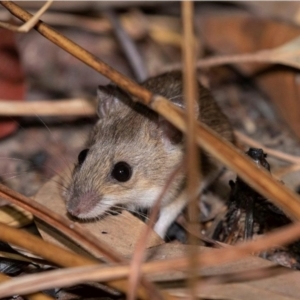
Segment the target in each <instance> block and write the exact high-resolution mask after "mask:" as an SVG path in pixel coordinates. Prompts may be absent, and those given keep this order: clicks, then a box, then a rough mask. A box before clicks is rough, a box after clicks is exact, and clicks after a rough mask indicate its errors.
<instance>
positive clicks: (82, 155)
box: [78, 149, 89, 165]
mask: <svg viewBox="0 0 300 300" xmlns="http://www.w3.org/2000/svg"><path fill="white" fill-rule="evenodd" d="M88 152H89V149H84V150H82V151H81V152H80V153H79V154H78V164H79V165H82V164H83V162H84V160H85V158H86V156H87V154H88Z"/></svg>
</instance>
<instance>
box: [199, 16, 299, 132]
mask: <svg viewBox="0 0 300 300" xmlns="http://www.w3.org/2000/svg"><path fill="white" fill-rule="evenodd" d="M197 23H198V26H199V29H200V31H201V35H202V37H203V39H204V42H205V43H206V45H207V46H208V47H209V48H210V49H212V50H213V51H215V52H216V53H219V54H241V53H252V52H256V51H259V50H266V49H273V48H275V47H278V48H277V49H275V51H274V54H273V55H274V61H275V60H277V61H278V60H279V61H281V62H282V63H284V64H287V65H289V66H293V67H299V65H300V64H299V59H298V55H297V53H296V52H295V51H294V50H295V48H296V47H298V44H299V40H298V36H299V35H300V29H299V27H297V26H295V25H292V24H289V23H284V22H279V21H274V20H268V19H261V18H256V17H249V16H245V15H237V14H235V15H234V16H228V15H226V16H213V15H211V16H207V17H203V18H199V19H198V20H197ZM220 28H222V30H220ZM224 32H226V34H224ZM285 43H287V44H285ZM290 51H294V53H296V55H292V56H291V55H289V54H290ZM272 60H273V59H272ZM238 68H239V69H240V70H241V71H242V72H243V73H244V74H246V75H249V76H253V75H256V77H255V78H256V79H257V82H258V84H259V86H260V87H261V88H262V89H263V90H264V91H265V92H266V94H267V95H268V96H269V97H270V99H271V100H272V101H273V102H274V104H275V106H276V108H277V111H278V112H279V113H280V114H281V115H282V116H283V117H284V119H285V120H286V122H287V123H288V124H289V125H290V127H291V128H292V129H293V131H294V132H295V133H296V134H297V135H298V136H300V121H299V120H300V102H299V99H298V98H299V95H300V86H299V78H298V76H299V75H298V73H299V72H298V70H295V69H292V68H289V67H285V66H279V65H276V66H270V65H269V64H254V63H249V64H240V65H238Z"/></svg>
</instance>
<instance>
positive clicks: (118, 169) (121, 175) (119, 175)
mask: <svg viewBox="0 0 300 300" xmlns="http://www.w3.org/2000/svg"><path fill="white" fill-rule="evenodd" d="M131 175H132V169H131V167H130V166H129V164H128V163H126V162H125V161H120V162H118V163H116V164H115V165H114V168H113V170H112V172H111V176H112V177H113V178H115V179H116V180H118V181H120V182H125V181H128V180H129V179H130V177H131Z"/></svg>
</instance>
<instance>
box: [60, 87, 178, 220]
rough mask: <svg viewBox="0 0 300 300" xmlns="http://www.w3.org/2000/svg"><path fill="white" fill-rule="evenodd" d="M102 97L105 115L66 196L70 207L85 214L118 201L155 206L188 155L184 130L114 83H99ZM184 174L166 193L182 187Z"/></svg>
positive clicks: (90, 215) (81, 155)
mask: <svg viewBox="0 0 300 300" xmlns="http://www.w3.org/2000/svg"><path fill="white" fill-rule="evenodd" d="M98 97H99V105H98V114H99V117H100V119H99V121H98V122H97V124H96V125H95V127H94V129H93V132H92V134H91V137H90V140H89V142H88V143H87V147H86V149H84V150H82V151H81V152H80V153H79V155H78V162H77V163H76V165H75V168H74V171H73V174H72V179H71V182H70V183H69V186H68V188H67V191H66V192H65V195H64V196H65V199H66V204H67V210H68V212H69V213H70V214H71V215H73V216H76V217H78V218H80V219H91V218H97V217H99V216H101V215H103V214H104V213H105V212H107V211H109V209H110V208H111V207H114V206H115V207H116V206H127V207H131V208H134V207H139V208H147V207H151V206H152V205H153V203H154V201H155V200H156V198H157V197H158V195H159V194H160V192H161V190H162V189H163V187H164V185H165V183H166V180H167V179H168V176H169V175H170V173H171V172H172V170H174V168H175V167H176V166H177V165H178V164H179V163H180V161H181V159H182V155H183V154H182V143H181V139H182V136H181V134H180V133H179V132H178V131H177V130H176V129H175V128H174V127H173V126H172V125H171V124H169V123H168V122H167V121H165V120H163V119H161V118H160V117H158V116H157V114H156V113H154V112H153V111H151V110H150V109H148V108H146V107H145V106H143V105H141V104H134V103H132V101H131V99H130V97H129V96H128V95H127V94H126V93H124V92H123V91H121V90H120V89H118V88H116V87H114V86H107V87H100V88H99V90H98ZM182 179H183V175H180V176H178V177H177V179H176V180H175V181H174V183H173V186H172V187H171V191H170V193H169V194H168V196H167V197H174V196H175V195H174V194H175V193H177V192H179V185H180V184H181V183H182ZM167 197H166V199H164V200H165V201H167V200H168V199H167Z"/></svg>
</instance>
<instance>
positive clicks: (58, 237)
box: [35, 174, 163, 257]
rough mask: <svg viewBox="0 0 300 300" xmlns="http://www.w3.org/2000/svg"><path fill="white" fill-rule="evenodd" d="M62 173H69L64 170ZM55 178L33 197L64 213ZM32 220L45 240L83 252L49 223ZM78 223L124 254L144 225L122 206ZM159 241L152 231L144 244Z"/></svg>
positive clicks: (130, 247) (132, 246)
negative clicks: (92, 219) (119, 210)
mask: <svg viewBox="0 0 300 300" xmlns="http://www.w3.org/2000/svg"><path fill="white" fill-rule="evenodd" d="M64 176H65V177H67V176H70V175H66V174H65V175H64ZM58 180H60V179H59V178H58V177H55V178H54V179H53V180H50V181H49V182H48V183H46V184H45V185H44V186H43V187H42V188H41V189H40V190H39V192H38V193H37V195H36V196H35V200H36V201H37V202H39V203H41V204H43V205H45V206H46V207H47V208H49V209H51V210H53V211H55V212H56V213H58V214H61V215H63V216H66V214H67V212H66V208H65V203H64V200H63V198H62V197H61V193H60V189H59V185H58V184H57V183H56V182H57V181H58ZM35 222H36V224H37V226H38V229H39V231H40V232H41V234H42V236H43V238H44V239H45V240H46V241H51V242H54V243H55V244H59V245H64V246H65V247H67V248H69V249H71V250H73V251H75V252H78V253H82V251H83V250H81V249H79V248H78V247H77V246H76V245H75V244H74V243H73V242H71V241H70V240H67V239H66V238H65V237H64V236H62V234H60V233H59V232H57V231H56V230H55V229H53V228H51V227H50V226H49V225H47V224H45V223H43V222H42V221H40V220H37V219H36V220H35ZM80 225H81V226H82V227H83V228H84V229H86V230H88V231H90V232H91V233H93V234H94V235H95V238H96V239H98V240H99V241H103V242H105V244H107V245H109V246H111V247H113V249H114V250H115V251H116V252H118V253H119V254H121V255H123V256H124V257H125V256H129V255H131V254H132V252H133V250H134V247H135V244H136V242H137V239H138V238H139V237H140V234H141V233H142V230H143V228H144V226H146V225H145V224H144V223H143V222H142V221H141V220H139V219H138V218H136V217H134V216H133V215H132V214H130V213H129V212H128V211H125V210H123V211H122V213H121V214H119V215H115V216H114V215H109V216H106V217H104V218H102V219H101V220H99V221H95V222H86V223H81V224H80ZM162 243H163V240H162V239H161V238H160V237H159V236H158V235H157V234H156V233H155V232H154V231H153V232H152V234H151V235H150V238H149V240H148V243H147V247H153V246H156V245H160V244H162Z"/></svg>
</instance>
